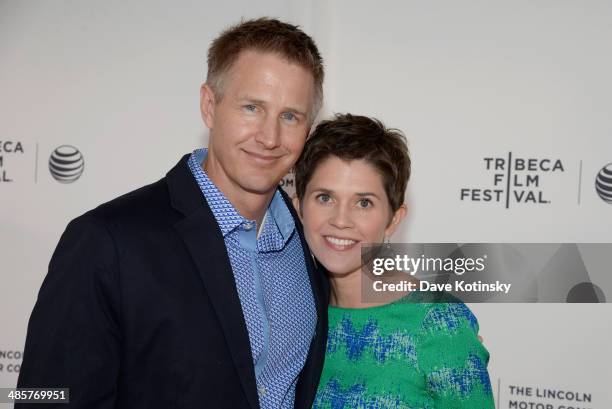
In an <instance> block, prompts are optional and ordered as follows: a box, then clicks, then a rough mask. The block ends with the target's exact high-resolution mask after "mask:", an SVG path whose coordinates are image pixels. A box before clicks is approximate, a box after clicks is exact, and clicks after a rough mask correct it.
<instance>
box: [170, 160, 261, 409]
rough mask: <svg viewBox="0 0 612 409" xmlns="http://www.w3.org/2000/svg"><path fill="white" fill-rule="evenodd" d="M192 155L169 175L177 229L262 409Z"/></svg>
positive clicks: (230, 279)
mask: <svg viewBox="0 0 612 409" xmlns="http://www.w3.org/2000/svg"><path fill="white" fill-rule="evenodd" d="M188 156H189V155H185V156H184V157H183V158H182V159H181V161H180V162H179V163H178V164H177V165H176V166H175V167H174V168H173V169H172V170H171V171H170V172H169V173H168V175H167V180H168V188H169V190H170V197H171V200H172V205H173V207H174V208H175V209H177V210H178V211H180V212H182V213H183V214H184V215H185V218H184V219H182V220H181V221H179V222H178V223H176V224H175V226H174V227H175V228H176V230H177V231H178V233H179V235H180V236H181V238H182V239H183V241H184V242H185V245H186V247H187V250H188V251H189V253H190V254H191V257H192V258H193V260H194V262H195V265H196V267H197V269H198V272H199V273H200V277H201V278H202V282H203V284H204V287H205V289H206V292H207V294H208V296H209V298H210V301H211V303H212V305H213V308H214V310H215V313H216V314H217V316H218V317H219V322H220V324H221V327H222V329H223V333H224V335H225V339H226V342H227V344H228V347H229V351H230V353H231V355H232V359H233V362H234V365H235V366H236V369H237V371H238V374H239V377H240V381H241V383H242V388H243V389H244V392H245V394H246V396H247V399H248V401H249V403H250V406H251V407H252V408H253V409H255V408H259V398H258V396H257V384H256V381H255V369H254V366H253V358H252V354H251V346H250V342H249V335H248V331H247V328H246V323H245V321H244V315H243V313H242V306H241V305H240V299H239V298H238V291H237V289H236V283H235V281H234V275H233V273H232V269H231V264H230V260H229V256H228V254H227V249H226V248H225V243H224V241H223V236H222V234H221V230H220V229H219V226H218V224H217V222H216V220H215V218H214V216H213V214H212V212H211V210H210V208H209V207H208V205H207V203H206V201H205V200H204V198H203V197H202V193H201V191H200V189H199V187H198V186H197V183H196V181H195V179H194V178H193V176H192V174H191V171H190V170H189V167H188V165H187V159H188Z"/></svg>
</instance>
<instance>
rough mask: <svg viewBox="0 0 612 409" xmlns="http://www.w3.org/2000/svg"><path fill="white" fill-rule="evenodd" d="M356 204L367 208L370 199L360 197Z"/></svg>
mask: <svg viewBox="0 0 612 409" xmlns="http://www.w3.org/2000/svg"><path fill="white" fill-rule="evenodd" d="M357 204H358V205H359V207H361V208H362V209H367V208H368V207H370V206H372V201H371V200H370V199H361V200H359V202H357Z"/></svg>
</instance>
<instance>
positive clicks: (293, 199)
mask: <svg viewBox="0 0 612 409" xmlns="http://www.w3.org/2000/svg"><path fill="white" fill-rule="evenodd" d="M291 203H293V208H294V209H295V212H296V213H297V214H298V216H299V218H300V221H303V220H302V209H300V199H298V197H297V195H296V194H295V193H294V194H293V196H291Z"/></svg>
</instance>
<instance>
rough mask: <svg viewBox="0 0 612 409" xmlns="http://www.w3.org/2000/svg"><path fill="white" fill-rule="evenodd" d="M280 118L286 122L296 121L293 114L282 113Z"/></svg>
mask: <svg viewBox="0 0 612 409" xmlns="http://www.w3.org/2000/svg"><path fill="white" fill-rule="evenodd" d="M281 117H282V118H283V119H284V120H286V121H295V120H296V119H297V118H296V116H295V114H294V113H293V112H283V114H282V115H281Z"/></svg>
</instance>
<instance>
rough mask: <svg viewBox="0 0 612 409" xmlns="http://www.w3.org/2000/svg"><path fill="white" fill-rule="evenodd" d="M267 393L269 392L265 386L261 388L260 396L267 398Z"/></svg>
mask: <svg viewBox="0 0 612 409" xmlns="http://www.w3.org/2000/svg"><path fill="white" fill-rule="evenodd" d="M267 392H268V390H267V389H266V388H264V387H263V386H262V387H260V388H259V394H260V395H261V396H265V395H266V393H267Z"/></svg>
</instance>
